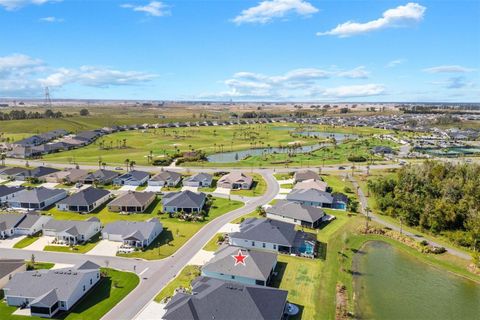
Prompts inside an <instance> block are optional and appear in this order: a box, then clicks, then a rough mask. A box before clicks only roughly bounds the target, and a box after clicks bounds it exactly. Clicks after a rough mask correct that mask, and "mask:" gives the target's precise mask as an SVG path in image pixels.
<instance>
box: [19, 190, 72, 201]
mask: <svg viewBox="0 0 480 320" xmlns="http://www.w3.org/2000/svg"><path fill="white" fill-rule="evenodd" d="M60 194H64V195H65V196H66V195H67V193H66V192H65V190H62V189H47V188H44V187H39V188H33V189H25V190H22V191H20V192H19V193H18V194H17V195H16V196H15V197H13V198H12V199H10V201H12V202H25V203H40V202H43V201H45V200H47V199H50V198H52V197H55V196H58V195H60Z"/></svg>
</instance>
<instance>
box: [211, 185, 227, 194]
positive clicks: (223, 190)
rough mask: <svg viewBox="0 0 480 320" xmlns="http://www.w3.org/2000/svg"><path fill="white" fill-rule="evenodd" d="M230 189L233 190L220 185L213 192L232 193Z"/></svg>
mask: <svg viewBox="0 0 480 320" xmlns="http://www.w3.org/2000/svg"><path fill="white" fill-rule="evenodd" d="M230 191H231V190H230V189H227V188H220V187H218V188H217V189H215V191H213V193H219V194H227V195H229V194H230Z"/></svg>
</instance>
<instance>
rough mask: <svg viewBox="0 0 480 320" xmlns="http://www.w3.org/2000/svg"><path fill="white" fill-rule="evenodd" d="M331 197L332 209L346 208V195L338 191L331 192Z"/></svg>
mask: <svg viewBox="0 0 480 320" xmlns="http://www.w3.org/2000/svg"><path fill="white" fill-rule="evenodd" d="M332 197H333V209H339V210H347V206H348V197H347V196H346V195H345V194H343V193H339V192H334V193H332Z"/></svg>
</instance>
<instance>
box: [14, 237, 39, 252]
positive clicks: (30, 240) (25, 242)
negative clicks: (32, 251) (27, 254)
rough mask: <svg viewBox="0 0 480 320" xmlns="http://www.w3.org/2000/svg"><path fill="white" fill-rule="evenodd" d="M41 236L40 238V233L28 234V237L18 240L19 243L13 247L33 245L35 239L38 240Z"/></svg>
mask: <svg viewBox="0 0 480 320" xmlns="http://www.w3.org/2000/svg"><path fill="white" fill-rule="evenodd" d="M39 238H40V236H39V235H35V236H27V237H25V238H23V239H22V240H20V241H18V242H17V243H15V244H14V245H13V247H14V248H15V249H23V248H25V247H28V246H29V245H31V244H32V243H34V242H35V241H37V240H38V239H39Z"/></svg>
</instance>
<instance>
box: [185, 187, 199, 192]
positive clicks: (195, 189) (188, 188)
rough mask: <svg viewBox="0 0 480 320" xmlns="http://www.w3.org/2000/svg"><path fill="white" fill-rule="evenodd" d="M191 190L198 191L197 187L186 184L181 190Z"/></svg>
mask: <svg viewBox="0 0 480 320" xmlns="http://www.w3.org/2000/svg"><path fill="white" fill-rule="evenodd" d="M187 190H188V191H192V192H198V187H188V186H185V187H182V191H187Z"/></svg>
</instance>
